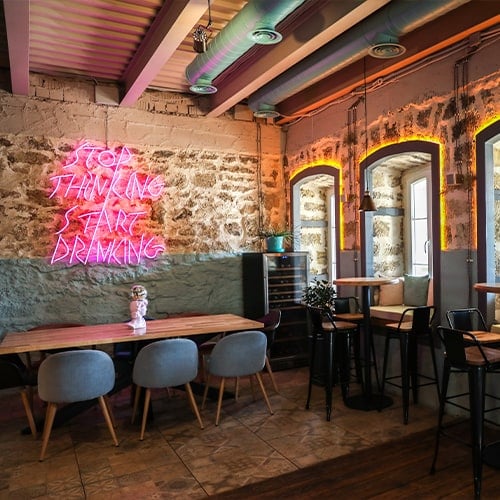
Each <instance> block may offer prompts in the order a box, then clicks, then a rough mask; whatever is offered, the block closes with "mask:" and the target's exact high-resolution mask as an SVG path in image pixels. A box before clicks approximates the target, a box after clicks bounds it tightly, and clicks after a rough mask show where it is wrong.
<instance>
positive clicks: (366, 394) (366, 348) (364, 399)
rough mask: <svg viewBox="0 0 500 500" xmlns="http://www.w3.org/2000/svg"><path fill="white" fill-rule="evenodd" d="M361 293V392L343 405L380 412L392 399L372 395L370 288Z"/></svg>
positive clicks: (389, 404) (364, 288) (390, 403)
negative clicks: (362, 362) (362, 358)
mask: <svg viewBox="0 0 500 500" xmlns="http://www.w3.org/2000/svg"><path fill="white" fill-rule="evenodd" d="M362 293H363V343H364V345H363V356H364V366H363V379H364V380H363V384H362V386H363V392H362V393H361V394H356V395H354V396H349V397H348V398H346V400H345V405H346V406H347V407H349V408H353V409H355V410H364V411H372V410H382V409H383V408H387V407H388V406H391V405H392V399H391V398H390V397H388V396H382V395H381V394H374V393H373V388H372V373H371V369H372V363H371V342H372V328H371V321H370V287H369V286H362Z"/></svg>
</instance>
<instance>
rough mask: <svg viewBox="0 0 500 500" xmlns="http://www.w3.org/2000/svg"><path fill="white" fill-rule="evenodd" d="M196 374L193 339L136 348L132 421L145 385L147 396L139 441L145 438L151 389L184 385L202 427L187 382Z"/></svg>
mask: <svg viewBox="0 0 500 500" xmlns="http://www.w3.org/2000/svg"><path fill="white" fill-rule="evenodd" d="M197 374H198V348H197V346H196V344H195V342H193V341H192V340H189V339H166V340H159V341H157V342H153V343H151V344H149V345H147V346H145V347H143V348H142V349H141V350H140V351H139V354H137V358H136V359H135V362H134V368H133V371H132V380H133V381H134V384H136V386H137V388H136V391H135V399H134V410H133V414H132V422H134V420H135V415H136V412H137V407H138V404H139V394H140V392H141V388H145V389H146V395H145V398H144V409H143V412H142V424H141V435H140V440H141V441H142V440H143V439H144V431H145V429H146V422H147V418H148V410H149V406H150V403H151V390H152V389H168V388H169V387H177V386H181V385H182V386H184V387H185V389H186V394H187V396H188V400H189V403H190V405H191V409H192V410H193V413H194V414H195V416H196V418H197V420H198V423H199V424H200V427H201V428H202V429H203V422H202V420H201V416H200V412H199V411H198V406H197V404H196V401H195V399H194V396H193V391H192V390H191V385H190V382H191V381H192V380H194V379H195V378H196V375H197Z"/></svg>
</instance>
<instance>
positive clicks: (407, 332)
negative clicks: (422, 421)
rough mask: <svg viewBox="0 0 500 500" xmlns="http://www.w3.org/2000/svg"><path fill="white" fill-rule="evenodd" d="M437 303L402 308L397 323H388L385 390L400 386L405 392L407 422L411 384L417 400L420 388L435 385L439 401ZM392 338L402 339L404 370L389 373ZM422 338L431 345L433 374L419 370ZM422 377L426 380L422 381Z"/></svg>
mask: <svg viewBox="0 0 500 500" xmlns="http://www.w3.org/2000/svg"><path fill="white" fill-rule="evenodd" d="M435 312H436V311H435V308H434V306H420V307H410V308H408V309H405V310H404V311H403V314H402V315H401V318H400V319H399V322H398V323H390V324H388V325H386V338H385V351H384V367H383V371H382V388H381V389H382V390H381V393H382V394H384V387H385V384H389V385H393V386H396V387H399V388H401V390H402V395H403V422H404V424H407V423H408V413H409V406H410V387H411V389H412V392H413V401H414V402H415V403H418V389H419V388H420V387H425V386H428V385H433V384H434V385H435V386H436V390H437V396H438V401H439V400H440V395H439V379H438V369H437V364H436V352H435V350H434V339H433V336H432V323H433V321H434V316H435ZM391 340H399V348H400V357H401V373H400V374H398V375H392V376H387V364H388V359H389V347H390V342H391ZM419 340H423V341H424V342H423V343H425V344H426V345H428V346H429V350H430V353H431V359H432V366H433V369H434V373H433V375H432V376H430V375H426V374H422V373H420V370H419V366H418V342H419ZM421 379H423V380H422V381H421Z"/></svg>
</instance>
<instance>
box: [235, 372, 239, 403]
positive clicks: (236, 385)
mask: <svg viewBox="0 0 500 500" xmlns="http://www.w3.org/2000/svg"><path fill="white" fill-rule="evenodd" d="M239 396H240V377H236V378H235V379H234V400H235V401H238V398H239Z"/></svg>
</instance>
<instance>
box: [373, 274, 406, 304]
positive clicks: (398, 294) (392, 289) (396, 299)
mask: <svg viewBox="0 0 500 500" xmlns="http://www.w3.org/2000/svg"><path fill="white" fill-rule="evenodd" d="M402 303H403V279H402V278H399V279H398V281H397V283H389V284H387V285H380V291H379V295H378V305H379V306H396V305H399V304H402Z"/></svg>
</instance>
